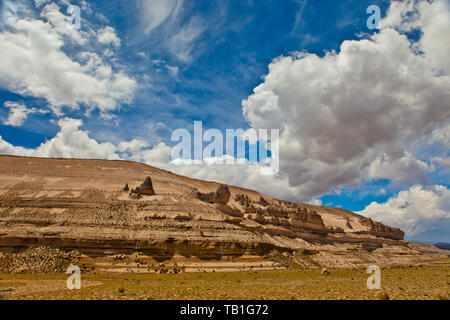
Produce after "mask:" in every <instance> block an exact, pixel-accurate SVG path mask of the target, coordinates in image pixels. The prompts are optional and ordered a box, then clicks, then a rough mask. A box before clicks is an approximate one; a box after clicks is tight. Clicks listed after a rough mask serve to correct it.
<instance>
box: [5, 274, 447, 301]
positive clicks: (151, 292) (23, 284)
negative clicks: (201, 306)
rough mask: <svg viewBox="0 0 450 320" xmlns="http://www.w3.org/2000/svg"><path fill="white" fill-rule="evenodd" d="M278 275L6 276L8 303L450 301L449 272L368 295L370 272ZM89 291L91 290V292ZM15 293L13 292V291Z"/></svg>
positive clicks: (397, 282) (390, 281) (386, 281)
mask: <svg viewBox="0 0 450 320" xmlns="http://www.w3.org/2000/svg"><path fill="white" fill-rule="evenodd" d="M329 271H330V274H329V275H326V276H325V275H322V274H321V273H320V270H276V271H258V272H234V273H218V272H217V273H179V274H120V275H119V274H100V275H94V274H86V275H82V289H81V290H68V289H65V280H66V279H67V275H65V274H41V275H30V274H20V275H17V274H3V275H0V279H1V280H0V295H2V296H3V298H6V299H162V300H170V299H426V300H428V299H448V297H449V296H450V289H449V288H450V286H449V284H450V268H449V267H448V266H434V267H423V268H391V269H383V270H382V273H381V274H382V280H381V287H382V288H381V290H368V289H367V287H366V280H367V277H368V276H369V274H367V273H366V270H363V269H359V270H329ZM87 286H88V287H87ZM11 289H12V290H11Z"/></svg>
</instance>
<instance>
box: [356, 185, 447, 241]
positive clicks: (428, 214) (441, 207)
mask: <svg viewBox="0 0 450 320" xmlns="http://www.w3.org/2000/svg"><path fill="white" fill-rule="evenodd" d="M358 213H359V214H362V215H364V216H367V217H370V218H373V219H374V220H377V221H382V222H383V223H385V224H388V225H390V226H394V227H399V228H401V229H402V230H403V231H405V233H406V235H407V236H408V238H410V239H411V238H412V239H420V238H421V236H422V235H423V234H426V233H428V239H429V234H431V233H434V234H436V235H439V236H440V237H441V238H439V237H437V238H436V239H435V240H436V241H438V240H439V239H440V240H441V241H448V240H450V235H449V233H448V230H450V229H449V228H450V189H448V188H446V187H445V186H441V185H436V186H429V187H422V186H419V185H415V186H412V187H411V188H409V189H408V190H404V191H401V192H399V193H398V195H395V196H393V197H391V198H390V199H389V200H388V201H387V202H385V203H377V202H372V203H371V204H370V205H368V206H367V207H366V208H365V209H364V210H362V211H360V212H358Z"/></svg>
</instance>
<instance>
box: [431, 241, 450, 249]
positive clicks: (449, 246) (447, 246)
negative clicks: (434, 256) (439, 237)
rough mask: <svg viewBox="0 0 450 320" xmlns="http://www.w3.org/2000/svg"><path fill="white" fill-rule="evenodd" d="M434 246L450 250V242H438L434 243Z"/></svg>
mask: <svg viewBox="0 0 450 320" xmlns="http://www.w3.org/2000/svg"><path fill="white" fill-rule="evenodd" d="M433 246H435V247H437V248H439V249H444V250H450V243H445V242H437V243H435V244H433Z"/></svg>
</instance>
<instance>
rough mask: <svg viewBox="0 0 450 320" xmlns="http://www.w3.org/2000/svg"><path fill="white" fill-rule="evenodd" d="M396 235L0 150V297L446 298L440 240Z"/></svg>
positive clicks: (154, 177) (115, 166) (369, 224)
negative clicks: (376, 269) (73, 286)
mask: <svg viewBox="0 0 450 320" xmlns="http://www.w3.org/2000/svg"><path fill="white" fill-rule="evenodd" d="M147 177H149V179H147V180H146V178H147ZM144 180H146V182H145V183H144ZM403 236H404V234H403V232H402V231H401V230H399V229H396V228H392V227H389V226H385V225H383V224H381V223H379V222H376V221H372V220H371V219H368V218H366V217H363V216H360V215H357V214H355V213H352V212H350V211H347V210H344V209H337V208H328V207H323V206H313V205H307V204H298V203H292V202H288V201H283V200H278V199H272V198H270V197H267V196H265V195H263V194H260V193H258V192H257V191H252V190H247V189H243V188H238V187H233V186H225V185H220V184H218V183H214V182H207V181H201V180H195V179H190V178H186V177H183V176H180V175H176V174H173V173H171V172H168V171H164V170H160V169H157V168H154V167H151V166H148V165H144V164H141V163H135V162H126V161H107V160H74V159H42V158H25V157H13V156H0V297H2V298H6V299H42V298H45V299H61V298H63V299H410V298H411V299H448V297H449V287H450V286H449V281H450V279H449V275H450V272H449V271H450V269H449V266H450V263H449V259H448V258H449V253H448V251H445V250H440V249H437V248H435V247H433V246H430V245H427V244H418V243H412V242H408V241H405V240H403ZM71 264H75V265H78V266H79V267H80V268H81V276H82V288H81V290H68V289H67V288H66V279H67V275H66V274H65V273H64V272H65V270H66V269H67V267H68V266H69V265H71ZM369 265H378V266H380V268H381V275H382V281H381V283H382V288H381V289H380V290H369V289H367V286H366V280H367V277H368V276H369V275H368V274H367V273H366V269H365V268H366V267H367V266H369Z"/></svg>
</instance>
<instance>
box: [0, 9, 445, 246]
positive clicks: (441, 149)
mask: <svg viewBox="0 0 450 320" xmlns="http://www.w3.org/2000/svg"><path fill="white" fill-rule="evenodd" d="M0 3H1V5H0V54H1V59H0V136H1V138H0V154H13V155H23V156H38V157H70V158H101V159H125V160H132V161H140V162H144V163H147V164H150V165H153V166H156V167H159V168H163V169H167V170H170V171H173V172H177V173H180V174H183V175H187V176H190V177H194V178H199V179H205V180H213V181H218V182H222V183H227V184H231V185H237V186H242V187H247V188H250V189H254V190H258V191H260V192H262V193H264V194H266V195H268V196H272V197H276V198H280V199H286V200H291V201H296V202H305V203H313V204H320V205H325V206H331V207H342V208H345V209H349V210H352V211H355V212H357V213H359V214H362V215H364V216H367V217H370V218H373V219H374V220H377V221H381V222H383V223H386V224H388V225H391V226H395V227H399V228H401V229H402V230H404V231H405V233H406V239H408V240H415V241H424V242H430V243H433V242H438V241H440V242H450V232H449V230H450V189H449V187H450V156H449V154H450V148H449V146H450V2H449V1H448V0H435V1H431V0H430V1H418V0H416V1H407V0H405V1H382V0H379V1H375V0H370V1H365V0H342V1H328V0H315V1H313V0H295V1H294V0H289V1H288V0H283V1H280V0H264V1H254V0H247V1H245V0H240V1H231V0H229V1H227V0H222V1H214V0H204V1H202V0H198V1H185V0H140V1H139V0H137V1H125V0H123V1H119V0H108V1H76V0H73V1H71V2H69V1H67V0H57V1H50V0H15V1H8V0H2V1H0ZM70 5H76V6H78V7H79V8H80V28H79V29H77V28H74V27H73V25H72V24H71V23H72V22H74V21H75V20H71V19H69V17H70V16H71V14H72V13H71V12H68V11H67V10H68V8H69V6H70ZM370 5H377V6H378V7H379V8H380V14H381V21H380V22H379V29H369V28H368V26H367V20H368V18H369V17H370V16H371V14H372V13H367V8H368V7H369V6H370ZM194 121H202V125H203V128H204V130H205V129H208V128H210V129H218V130H220V131H221V132H223V134H224V135H225V130H226V129H238V128H242V129H243V130H248V129H252V128H253V129H272V128H273V129H279V132H280V142H279V161H280V167H279V172H278V173H277V174H276V175H272V176H264V175H261V174H260V170H259V168H258V166H255V165H250V164H249V163H246V164H240V165H237V164H235V165H219V164H214V163H210V164H206V163H203V164H201V165H197V164H189V163H184V164H176V163H174V162H173V161H171V158H170V155H171V150H172V147H173V146H174V145H175V142H174V141H171V135H172V133H173V132H174V130H176V129H178V128H186V129H187V130H189V131H190V132H192V130H193V125H194ZM232 156H234V155H232Z"/></svg>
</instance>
